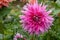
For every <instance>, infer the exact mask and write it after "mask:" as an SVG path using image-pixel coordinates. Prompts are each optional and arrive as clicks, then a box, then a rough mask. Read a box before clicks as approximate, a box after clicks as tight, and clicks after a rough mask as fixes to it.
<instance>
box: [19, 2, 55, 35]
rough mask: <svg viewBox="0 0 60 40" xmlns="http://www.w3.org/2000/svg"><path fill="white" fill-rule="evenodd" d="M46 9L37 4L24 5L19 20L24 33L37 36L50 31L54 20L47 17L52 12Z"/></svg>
mask: <svg viewBox="0 0 60 40" xmlns="http://www.w3.org/2000/svg"><path fill="white" fill-rule="evenodd" d="M46 7H47V6H46V5H43V4H38V3H34V4H26V5H25V6H24V7H23V10H22V13H23V15H22V16H20V19H21V22H22V26H23V28H24V30H25V31H27V32H28V33H30V34H36V35H38V34H40V33H44V32H46V31H47V30H48V29H50V26H51V25H52V22H53V20H54V19H53V17H52V16H51V15H49V14H50V13H51V12H52V10H49V11H47V10H46Z"/></svg>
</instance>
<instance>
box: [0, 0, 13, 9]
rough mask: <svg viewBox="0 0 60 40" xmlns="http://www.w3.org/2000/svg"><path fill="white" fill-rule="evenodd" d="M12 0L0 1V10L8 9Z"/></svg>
mask: <svg viewBox="0 0 60 40" xmlns="http://www.w3.org/2000/svg"><path fill="white" fill-rule="evenodd" d="M11 1H12V0H0V8H1V7H3V6H6V7H8V5H9V2H11Z"/></svg>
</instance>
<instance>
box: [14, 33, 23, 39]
mask: <svg viewBox="0 0 60 40" xmlns="http://www.w3.org/2000/svg"><path fill="white" fill-rule="evenodd" d="M18 38H23V36H22V35H21V34H19V33H17V34H16V35H15V36H14V38H13V40H17V39H18Z"/></svg>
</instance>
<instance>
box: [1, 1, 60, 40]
mask: <svg viewBox="0 0 60 40" xmlns="http://www.w3.org/2000/svg"><path fill="white" fill-rule="evenodd" d="M18 2H19V0H18ZM41 2H43V3H44V4H46V5H48V9H52V10H53V12H52V15H53V16H54V19H55V20H54V22H53V26H51V29H50V30H49V31H48V32H46V33H44V34H40V35H39V36H36V35H34V38H33V39H34V40H60V0H56V2H54V0H52V1H50V0H46V1H45V0H39V3H41ZM21 8H22V4H21V3H17V1H16V0H15V1H14V2H12V3H11V5H10V6H9V7H8V8H6V7H3V8H1V9H0V40H13V38H14V35H15V34H16V33H17V32H18V33H20V34H22V35H23V36H24V37H25V38H26V39H27V40H31V38H32V37H33V36H31V35H29V34H28V33H27V32H25V31H24V30H23V29H22V26H21V23H19V21H20V18H19V15H21V12H20V10H21ZM19 40H20V39H19Z"/></svg>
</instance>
